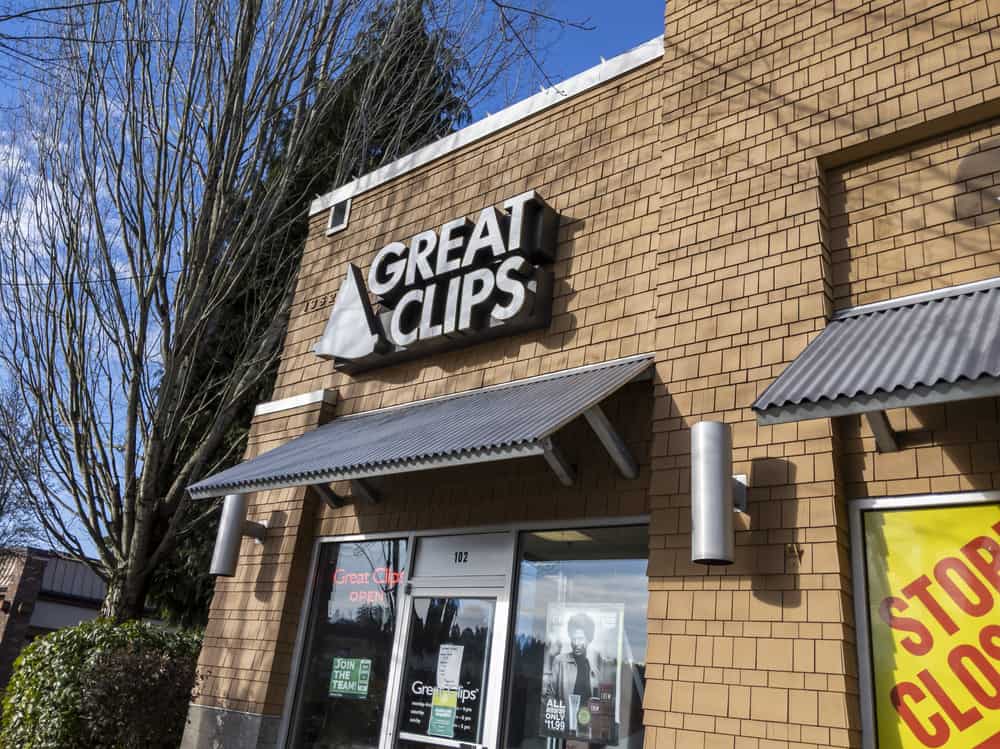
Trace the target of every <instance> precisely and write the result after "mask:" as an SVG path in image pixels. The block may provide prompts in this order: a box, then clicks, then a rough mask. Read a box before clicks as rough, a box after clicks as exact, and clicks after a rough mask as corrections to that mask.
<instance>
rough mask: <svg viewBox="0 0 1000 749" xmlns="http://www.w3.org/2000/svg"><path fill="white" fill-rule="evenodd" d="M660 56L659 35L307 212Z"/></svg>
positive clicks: (373, 175) (317, 203) (320, 201)
mask: <svg viewBox="0 0 1000 749" xmlns="http://www.w3.org/2000/svg"><path fill="white" fill-rule="evenodd" d="M660 57H663V36H662V35H661V36H658V37H656V38H655V39H650V40H649V41H648V42H646V43H644V44H640V45H639V46H638V47H635V48H633V49H630V50H629V51H628V52H625V53H623V54H620V55H618V56H617V57H612V58H611V59H610V60H606V61H605V62H602V63H601V64H600V65H595V66H594V67H592V68H590V69H589V70H585V71H583V72H582V73H579V74H577V75H574V76H573V77H571V78H567V79H566V80H565V81H563V82H562V83H558V84H556V85H555V86H553V87H552V88H546V89H543V90H542V91H541V92H539V93H537V94H535V95H534V96H529V97H528V98H527V99H522V100H521V101H519V102H517V103H516V104H512V105H511V106H509V107H507V108H506V109H501V110H500V111H499V112H496V113H495V114H491V115H490V116H489V117H484V118H483V119H481V120H479V121H478V122H474V123H472V124H471V125H469V126H467V127H464V128H462V129H461V130H458V131H456V132H454V133H452V134H451V135H447V136H445V137H444V138H441V139H440V140H437V141H435V142H434V143H431V144H430V145H427V146H424V147H423V148H421V149H419V150H418V151H414V152H413V153H411V154H408V155H407V156H403V157H402V158H400V159H396V160H395V161H393V162H392V163H390V164H386V165H385V166H383V167H380V168H378V169H376V170H375V171H373V172H369V173H368V174H365V175H363V176H361V177H358V178H357V179H355V180H353V181H352V182H348V183H347V184H346V185H343V186H341V187H338V188H337V189H335V190H331V191H330V192H328V193H326V194H325V195H321V196H319V197H318V198H316V199H315V200H314V201H313V202H312V204H311V205H310V206H309V215H310V216H315V215H316V214H317V213H319V212H321V211H324V210H326V209H327V208H329V207H330V206H332V205H335V204H336V203H339V202H341V201H343V200H347V199H349V198H353V197H355V196H357V195H360V194H361V193H363V192H367V191H368V190H372V189H374V188H376V187H378V186H379V185H383V184H385V183H386V182H388V181H389V180H392V179H395V178H396V177H399V176H400V175H403V174H406V173H407V172H410V171H412V170H414V169H416V168H417V167H420V166H423V165H424V164H427V163H429V162H431V161H433V160H434V159H438V158H440V157H442V156H444V155H445V154H448V153H451V152H452V151H455V150H457V149H459V148H462V147H463V146H467V145H469V144H470V143H474V142H476V141H477V140H481V139H482V138H485V137H486V136H488V135H492V134H493V133H495V132H497V131H499V130H503V129H504V128H506V127H509V126H510V125H513V124H514V123H515V122H518V121H519V120H523V119H525V118H526V117H530V116H531V115H533V114H536V113H538V112H541V111H542V110H544V109H548V108H549V107H551V106H553V105H555V104H559V103H561V102H563V101H566V100H567V99H569V98H571V97H573V96H576V95H577V94H581V93H583V92H584V91H587V90H589V89H592V88H594V87H595V86H599V85H601V84H602V83H604V82H605V81H609V80H611V79H612V78H616V77H618V76H620V75H622V74H624V73H627V72H629V71H630V70H634V69H635V68H638V67H639V66H641V65H645V64H646V63H647V62H650V61H651V60H656V59H658V58H660Z"/></svg>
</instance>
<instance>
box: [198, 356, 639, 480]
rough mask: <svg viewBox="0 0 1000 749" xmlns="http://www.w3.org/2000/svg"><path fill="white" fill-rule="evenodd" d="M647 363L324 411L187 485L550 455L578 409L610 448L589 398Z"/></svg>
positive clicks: (595, 400)
mask: <svg viewBox="0 0 1000 749" xmlns="http://www.w3.org/2000/svg"><path fill="white" fill-rule="evenodd" d="M652 364H653V356H652V355H642V356H634V357H629V358H626V359H618V360H615V361H611V362H606V363H604V364H597V365H592V366H587V367H580V368H577V369H570V370H565V371H563V372H557V373H555V374H551V375H545V376H542V377H535V378H531V379H527V380H520V381H516V382H511V383H507V384H504V385H495V386H492V387H486V388H481V389H478V390H472V391H469V392H465V393H459V394H457V395H450V396H444V397H440V398H431V399H428V400H423V401H417V402H416V403H410V404H407V405H402V406H395V407H391V408H384V409H379V410H376V411H369V412H366V413H361V414H355V415H352V416H345V417H343V418H339V419H334V420H333V421H332V422H330V423H329V424H325V425H323V426H321V427H319V428H318V429H315V430H313V431H311V432H308V433H306V434H303V435H302V436H300V437H296V438H295V439H292V440H290V441H289V442H286V443H285V444H284V445H282V446H280V447H277V448H275V449H273V450H271V451H269V452H266V453H264V454H263V455H259V456H258V457H256V458H253V459H251V460H248V461H246V462H245V463H241V464H240V465H237V466H234V467H233V468H230V469H228V470H225V471H222V472H221V473H218V474H216V475H214V476H210V477H209V478H206V479H204V480H202V481H199V482H198V483H196V484H194V485H192V486H190V487H188V491H189V492H190V494H191V496H192V497H194V498H196V499H197V498H203V497H215V496H221V495H223V494H236V493H239V494H243V493H247V492H254V491H262V490H267V489H280V488H286V487H291V486H304V485H309V484H326V483H329V482H331V481H344V480H349V479H364V478H370V477H374V476H381V475H386V474H391V473H405V472H408V471H419V470H426V469H429V468H437V467H444V466H449V465H461V464H466V463H476V462H483V461H491V460H504V459H507V458H518V457H523V456H528V455H543V456H545V457H546V458H547V459H548V460H549V462H550V463H552V462H553V460H554V459H556V458H555V457H554V453H553V448H552V445H551V441H550V438H551V436H552V434H553V433H554V432H556V431H557V430H558V429H560V428H561V427H563V426H565V425H566V424H567V423H569V422H570V421H572V420H573V419H575V418H576V417H578V416H580V415H581V414H585V415H586V416H587V419H588V421H590V423H591V425H592V426H593V427H594V429H595V431H596V432H597V433H598V436H599V437H601V441H602V442H603V443H604V444H605V447H607V448H608V449H609V452H611V451H612V447H611V446H610V445H609V442H608V441H606V440H613V437H614V436H613V432H612V433H610V434H609V433H608V432H609V430H610V426H609V425H608V424H607V423H606V420H603V418H602V416H601V415H600V413H599V409H597V408H596V407H597V406H598V404H600V402H601V401H603V400H604V399H605V398H607V397H608V396H609V395H611V394H612V393H614V392H615V391H616V390H618V389H619V388H621V387H622V386H623V385H625V384H626V383H628V382H631V381H632V380H634V379H636V378H638V377H640V376H641V375H643V374H645V373H646V372H647V370H648V369H649V368H650V367H651V366H652ZM602 432H603V433H602ZM612 457H615V455H614V454H613V455H612ZM616 462H617V459H616ZM619 465H621V464H620V463H619ZM554 467H555V466H554Z"/></svg>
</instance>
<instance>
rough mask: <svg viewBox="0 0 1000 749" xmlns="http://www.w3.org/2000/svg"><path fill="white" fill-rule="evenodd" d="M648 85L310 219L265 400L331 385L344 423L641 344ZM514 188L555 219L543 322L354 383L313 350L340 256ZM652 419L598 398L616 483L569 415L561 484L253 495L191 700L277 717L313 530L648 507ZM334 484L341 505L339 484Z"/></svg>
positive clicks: (597, 96) (576, 107)
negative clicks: (251, 520)
mask: <svg viewBox="0 0 1000 749" xmlns="http://www.w3.org/2000/svg"><path fill="white" fill-rule="evenodd" d="M658 89H659V71H658V66H657V65H655V64H653V65H647V66H646V67H645V68H640V69H637V70H636V71H634V72H632V73H630V74H627V75H625V76H622V77H620V78H618V79H615V80H613V81H611V82H609V83H608V84H605V85H603V86H601V87H600V88H598V89H596V90H595V91H593V92H591V93H587V94H584V95H582V96H579V97H575V98H573V99H572V100H570V101H568V102H566V103H565V104H562V105H557V106H556V107H554V108H553V109H551V110H548V111H546V112H543V113H541V114H539V115H537V116H535V117H533V118H530V119H528V120H525V121H524V122H523V123H519V124H518V125H517V126H515V127H513V128H511V129H509V130H507V131H504V132H503V133H502V134H499V135H497V136H493V137H491V138H489V139H486V140H485V141H483V142H482V143H479V144H476V145H472V146H469V147H467V148H465V149H462V150H461V151H459V152H457V153H456V154H455V155H452V156H449V157H448V158H446V159H443V160H440V161H439V162H435V163H433V164H431V165H428V166H427V167H424V168H422V169H420V170H417V171H415V172H413V173H411V174H409V175H406V176H405V177H403V178H401V179H400V180H397V181H396V182H394V183H392V184H391V185H388V186H386V187H383V188H379V189H377V190H374V191H372V192H370V193H366V194H364V195H362V196H360V197H358V198H356V199H355V201H354V203H353V205H352V208H351V221H350V226H349V228H348V229H347V230H346V231H344V232H341V233H338V234H336V235H334V236H333V237H329V238H328V237H326V236H325V235H324V231H323V229H324V228H325V224H324V222H325V220H326V215H325V214H322V215H320V216H317V217H316V219H315V221H314V224H313V232H312V235H311V237H310V239H309V241H308V242H307V247H306V253H305V257H304V259H303V264H302V269H301V272H300V281H299V288H298V290H297V295H296V302H295V307H294V310H293V314H292V318H291V321H290V324H289V332H288V336H287V341H286V344H285V347H284V351H283V356H282V363H281V368H280V372H279V376H278V382H277V385H276V388H275V393H274V398H275V399H279V398H283V397H287V396H290V395H296V394H300V393H303V392H307V391H311V390H315V389H319V388H323V387H330V388H335V389H336V391H337V394H338V403H337V405H336V407H335V412H336V415H338V416H341V415H345V414H348V413H355V412H358V411H366V410H370V409H373V408H380V407H384V406H390V405H395V404H398V403H405V402H409V401H413V400H417V399H421V398H427V397H432V396H436V395H441V394H444V393H451V392H457V391H461V390H467V389H470V388H475V387H482V386H484V385H490V384H494V383H498V382H506V381H510V380H514V379H520V378H524V377H529V376H532V375H536V374H543V373H547V372H551V371H556V370H560V369H566V368H569V367H573V366H578V365H582V364H586V363H592V362H600V361H605V360H608V359H614V358H617V357H622V356H628V355H631V354H636V353H641V352H648V351H652V350H653V348H654V340H653V338H654V336H653V332H652V330H653V325H652V320H653V289H652V283H653V267H654V264H655V257H656V246H655V239H656V237H657V226H658V219H657V216H658V211H659V193H658V187H659V164H658V161H657V150H658V147H657V141H658V134H659V131H658V123H659V121H658V115H659V111H658V101H659V96H658ZM527 189H536V190H538V191H539V192H540V194H541V195H542V196H543V197H544V198H545V199H546V201H548V202H549V204H550V205H552V206H553V208H555V209H556V210H557V211H558V212H559V213H560V214H562V223H561V226H560V231H559V242H558V249H557V260H556V263H555V265H554V273H555V279H556V286H555V295H554V302H553V320H552V324H551V326H550V327H549V328H547V329H546V330H542V331H536V332H529V333H524V334H521V335H518V336H515V337H512V338H505V339H500V340H498V341H496V342H490V343H485V344H480V345H476V346H472V347H470V348H467V349H463V350H459V351H455V352H450V353H445V354H438V355H434V356H432V357H425V358H422V359H419V360H416V361H414V362H412V363H405V364H400V365H396V366H394V367H387V368H383V369H379V370H375V371H372V372H370V373H365V374H362V375H356V376H349V375H344V374H340V373H337V372H334V370H333V366H332V364H331V363H330V362H325V361H323V360H320V359H318V358H317V357H316V356H315V355H314V354H313V353H312V352H311V349H312V347H313V346H314V345H315V343H316V341H317V340H318V339H319V337H320V335H321V333H322V330H323V327H324V325H325V324H326V319H327V317H328V315H329V311H330V305H331V304H332V301H333V295H334V294H335V293H336V291H337V289H338V288H339V286H340V283H341V281H342V279H343V274H344V272H345V269H346V263H348V262H354V263H357V264H359V265H360V266H361V267H362V268H363V269H364V271H365V272H367V268H368V265H369V263H370V262H371V259H372V257H374V254H375V252H377V251H378V249H380V248H381V247H382V246H384V245H385V244H387V243H388V242H390V241H393V240H407V239H408V238H409V237H410V236H412V235H413V234H415V233H417V232H418V231H421V230H424V229H428V228H434V227H437V226H440V224H441V223H443V222H444V221H447V220H450V219H453V218H456V217H458V216H461V215H463V214H465V215H472V216H474V215H475V214H476V213H478V211H480V210H481V209H482V208H484V207H486V206H488V205H495V204H499V203H501V202H502V201H503V200H505V199H506V198H508V197H511V196H513V195H516V194H518V193H520V192H523V191H525V190H527ZM651 411H652V387H651V385H650V384H649V383H648V382H646V383H643V384H637V385H632V386H628V387H626V388H625V389H624V391H622V393H620V394H618V395H616V396H614V397H612V398H611V399H610V400H609V401H608V402H607V403H606V404H605V412H606V413H607V415H608V417H609V419H611V421H612V422H613V423H614V424H615V425H616V426H617V427H618V429H619V432H620V433H621V434H622V436H623V438H624V439H625V440H626V442H627V444H629V446H630V448H631V449H632V452H633V454H634V455H635V456H636V458H637V460H638V461H639V462H640V464H641V466H640V469H641V475H640V477H639V478H638V479H637V480H626V479H623V478H621V477H620V476H619V475H618V473H617V471H616V469H615V468H614V466H613V464H612V463H611V460H610V458H609V457H608V456H607V454H606V453H605V452H604V450H603V448H601V447H600V445H599V444H598V443H596V440H595V439H594V437H593V433H592V432H591V431H590V429H589V427H588V426H587V425H586V424H585V423H583V422H582V421H578V422H577V423H574V424H571V425H569V426H568V427H566V428H565V429H564V430H563V431H561V432H560V434H559V435H558V438H557V442H558V443H559V446H560V449H562V450H563V452H564V453H565V454H566V456H567V459H568V460H569V461H570V462H571V463H572V464H573V465H574V466H575V467H576V469H577V473H578V477H577V482H576V485H575V486H574V487H572V488H566V487H563V486H562V485H560V484H559V483H558V481H557V480H556V478H555V476H554V474H553V473H552V471H551V470H550V469H549V468H548V466H547V465H546V463H545V462H544V460H542V459H541V458H534V459H526V460H518V461H510V462H501V463H495V464H489V463H487V464H479V465H476V466H473V467H469V468H453V469H443V470H436V471H431V472H427V473H416V474H407V475H403V476H399V477H388V478H386V479H382V480H376V481H374V482H373V483H374V484H375V486H376V488H377V489H378V491H379V493H380V494H381V495H382V497H383V501H381V502H380V503H379V504H376V505H368V504H365V503H363V502H361V501H357V502H352V503H350V504H348V505H346V506H345V507H343V508H340V509H337V510H331V509H329V508H327V507H326V506H324V505H321V504H320V503H318V502H317V501H316V498H315V497H314V496H313V495H312V493H311V492H307V491H306V490H294V491H285V492H274V493H267V494H260V495H253V496H252V497H251V508H252V510H251V515H252V516H253V517H255V518H257V519H260V518H274V519H275V520H274V523H276V524H277V526H278V527H280V528H281V531H280V533H281V537H280V538H276V539H272V538H271V532H270V531H269V540H268V542H267V544H265V546H264V547H259V546H255V545H254V544H253V543H252V542H250V541H246V542H244V545H243V548H242V556H241V558H240V564H239V568H238V569H239V573H238V576H237V577H236V578H234V579H233V580H232V581H222V582H220V585H219V586H218V588H217V593H216V596H215V599H214V600H213V605H212V612H211V615H210V624H209V630H208V632H207V633H206V644H205V648H204V650H203V653H202V659H201V664H202V666H203V667H205V668H208V669H209V670H210V672H211V675H210V676H209V678H208V679H207V680H206V681H205V683H204V684H203V687H202V690H201V695H200V696H199V698H198V699H197V700H196V701H197V702H198V703H199V704H203V705H211V706H215V707H224V708H230V709H236V710H244V711H248V712H259V713H265V714H269V715H277V714H279V713H280V711H281V708H282V703H283V700H284V694H285V689H286V687H287V683H288V675H289V670H290V666H291V655H292V649H293V647H294V637H295V628H296V626H297V624H298V619H299V612H300V610H301V603H302V598H301V594H302V590H303V589H304V587H305V585H304V581H305V576H306V575H307V574H308V573H307V570H306V567H307V566H308V561H309V557H310V552H311V549H312V544H313V541H314V539H315V538H316V537H318V536H320V535H338V534H344V533H358V532H386V531H393V530H400V531H410V530H419V529H426V528H447V527H463V526H471V525H482V524H490V523H502V522H510V521H515V520H516V521H532V520H537V521H540V522H547V521H550V520H551V521H553V522H556V523H558V520H559V519H560V518H580V517H608V516H635V515H641V514H644V513H646V512H647V511H648V503H647V496H648V473H649V471H648V460H647V456H648V455H649V440H650V412H651ZM321 416H322V418H327V417H328V416H329V414H328V413H324V414H322V415H321V414H320V412H319V410H318V408H317V407H312V408H309V409H299V410H296V411H293V412H287V413H279V414H275V415H272V416H268V417H262V418H258V419H255V422H254V426H253V430H252V433H251V445H250V448H249V450H248V455H254V454H257V452H258V451H262V450H264V449H270V448H273V447H275V446H277V445H278V444H280V443H282V442H284V441H285V440H287V439H288V438H290V437H292V436H295V435H297V434H300V433H302V432H303V431H305V430H307V429H311V428H314V427H315V425H317V424H318V423H320V421H321V420H322V419H321ZM334 489H335V490H336V491H338V492H339V493H341V494H343V495H345V496H349V492H350V488H349V485H348V484H346V483H345V484H337V485H335V486H334ZM317 508H318V509H317Z"/></svg>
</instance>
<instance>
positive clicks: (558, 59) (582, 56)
mask: <svg viewBox="0 0 1000 749" xmlns="http://www.w3.org/2000/svg"><path fill="white" fill-rule="evenodd" d="M505 2H507V3H508V4H509V5H512V6H517V5H518V3H517V2H516V0H514V1H512V0H505ZM525 5H527V3H525ZM664 7H665V6H664V3H663V2H662V0H548V2H547V3H545V7H544V10H545V12H546V13H547V14H549V15H551V16H553V17H555V18H559V19H562V20H565V21H570V22H574V23H577V24H580V25H584V26H587V27H593V30H592V31H586V30H582V29H578V28H573V27H572V26H568V25H567V26H564V27H560V25H559V24H556V23H549V22H547V23H544V24H543V25H542V27H541V35H540V37H539V38H538V40H537V41H538V42H539V44H540V46H541V49H540V51H539V52H538V59H539V62H540V63H541V66H542V69H543V70H544V73H545V76H547V77H548V78H549V79H550V80H551V81H552V82H554V83H558V82H559V81H563V80H565V79H567V78H569V77H571V76H573V75H576V74H577V73H581V72H583V71H584V70H586V69H587V68H591V67H593V66H594V65H597V64H599V63H600V62H601V57H604V59H610V58H612V57H615V56H616V55H620V54H621V53H622V52H626V51H628V50H630V49H632V47H635V46H637V45H639V44H642V43H643V42H647V41H649V40H650V39H652V38H653V37H656V36H661V35H662V34H663V14H664ZM534 72H535V73H536V74H537V77H538V78H541V77H542V76H541V74H540V73H538V72H537V71H534ZM537 90H538V88H537V85H536V86H535V87H534V88H533V89H532V90H527V91H524V92H521V94H520V95H518V96H517V97H516V99H520V98H523V97H524V96H530V95H531V94H533V93H536V92H537ZM502 98H503V93H502V92H498V94H497V95H495V96H492V97H489V98H488V99H486V100H484V101H482V102H479V104H478V105H477V106H475V107H474V108H473V119H474V120H478V119H482V118H483V117H484V116H486V114H487V113H488V112H490V111H497V110H498V109H502V108H503V107H504V106H505V105H506V104H511V103H513V101H506V102H505V101H503V100H502ZM516 99H515V100H516Z"/></svg>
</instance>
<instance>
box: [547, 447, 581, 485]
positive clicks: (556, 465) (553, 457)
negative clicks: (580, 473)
mask: <svg viewBox="0 0 1000 749" xmlns="http://www.w3.org/2000/svg"><path fill="white" fill-rule="evenodd" d="M540 444H541V446H542V455H544V456H545V462H546V463H548V464H549V468H551V469H552V472H553V473H555V475H556V476H557V477H558V478H559V483H561V484H562V485H563V486H573V482H574V481H575V480H576V471H574V470H573V466H571V465H570V464H569V463H568V462H567V460H566V456H565V455H563V454H562V451H561V450H560V449H559V448H558V447H556V444H555V442H553V441H552V438H551V437H546V438H545V439H543V440H541V441H540Z"/></svg>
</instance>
